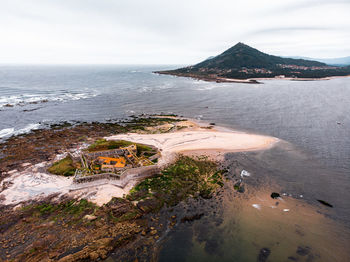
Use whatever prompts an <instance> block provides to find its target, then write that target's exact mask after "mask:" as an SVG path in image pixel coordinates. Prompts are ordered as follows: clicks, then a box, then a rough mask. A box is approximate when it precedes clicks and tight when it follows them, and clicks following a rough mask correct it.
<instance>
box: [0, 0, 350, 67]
mask: <svg viewBox="0 0 350 262" xmlns="http://www.w3.org/2000/svg"><path fill="white" fill-rule="evenodd" d="M237 42H244V43H246V44H248V45H250V46H253V47H255V48H257V49H260V50H261V51H264V52H266V53H270V54H275V55H282V56H308V57H317V58H330V57H342V56H350V0H208V1H206V0H176V1H175V0H173V1H170V0H169V1H168V0H0V63H50V64H51V63H52V64H56V63H75V64H81V63H82V64H85V63H88V64H104V63H106V64H111V63H112V64H193V63H197V62H199V61H201V60H203V59H205V58H207V57H209V56H212V55H217V54H219V53H221V52H223V51H224V50H225V49H227V48H229V47H231V46H232V45H234V44H236V43H237Z"/></svg>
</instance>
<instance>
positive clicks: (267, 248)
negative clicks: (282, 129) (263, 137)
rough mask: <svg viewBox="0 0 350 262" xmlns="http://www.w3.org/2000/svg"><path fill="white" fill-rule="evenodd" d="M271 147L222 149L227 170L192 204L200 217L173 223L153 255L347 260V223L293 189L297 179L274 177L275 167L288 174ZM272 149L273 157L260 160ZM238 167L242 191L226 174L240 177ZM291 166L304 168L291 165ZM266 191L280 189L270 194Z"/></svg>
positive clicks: (206, 258) (201, 258)
mask: <svg viewBox="0 0 350 262" xmlns="http://www.w3.org/2000/svg"><path fill="white" fill-rule="evenodd" d="M285 147H286V145H283V148H284V149H285ZM278 149H281V145H279V146H277V150H278ZM274 151H276V148H275V149H272V150H267V151H261V152H259V153H251V152H250V153H237V154H230V155H228V156H227V157H226V164H227V165H228V166H229V167H230V174H231V175H230V178H229V179H228V180H227V182H226V183H225V186H224V188H223V190H222V191H221V192H220V193H219V195H218V196H216V197H215V198H214V199H212V200H211V202H212V204H209V203H208V204H206V205H198V207H194V208H193V209H194V211H193V212H198V213H202V212H203V213H204V214H205V215H204V217H203V218H202V219H200V220H198V221H194V222H191V223H179V224H178V226H177V227H176V228H175V229H174V231H172V232H170V233H169V235H168V236H167V237H166V238H165V240H164V242H163V243H162V244H161V248H160V253H159V261H238V262H241V261H349V259H350V251H349V250H348V244H349V235H350V230H349V228H348V227H346V226H344V224H343V223H342V222H340V221H337V222H335V221H334V220H333V219H331V218H330V217H332V216H333V212H334V210H332V209H331V208H328V207H325V206H322V205H321V204H319V203H317V201H316V199H313V198H312V197H311V196H312V195H311V194H307V195H306V196H304V195H300V194H297V190H295V185H294V184H297V185H296V188H298V181H294V179H291V180H290V181H293V182H290V183H289V184H287V186H283V187H281V186H280V185H279V183H277V184H276V183H275V182H276V179H275V176H276V175H277V173H278V174H279V176H280V177H282V179H283V177H284V176H291V175H292V174H291V172H285V171H283V163H280V162H279V161H278V160H279V159H280V158H282V154H281V153H279V154H278V155H277V154H276V152H274ZM287 152H288V151H287ZM264 155H267V156H264ZM272 155H273V156H274V158H276V160H275V161H273V162H268V161H266V159H269V158H270V157H271V156H272ZM285 157H287V156H285ZM288 157H291V156H290V155H289V156H288ZM290 161H292V162H294V163H297V162H298V161H300V157H298V158H295V157H294V158H293V157H291V158H290ZM242 171H247V172H249V174H250V176H243V185H244V189H245V191H244V193H239V192H237V191H236V190H235V189H234V183H235V182H233V181H234V180H233V179H232V178H231V177H232V174H234V177H235V178H236V179H238V178H241V177H242V176H241V174H242ZM294 172H304V171H303V170H302V169H299V168H298V167H296V168H295V169H294ZM272 192H281V194H282V192H284V194H283V195H282V196H281V198H278V199H272V198H271V196H270V195H271V193H272ZM291 192H293V193H292V194H290V193H291ZM203 206H204V207H203ZM178 216H181V214H180V215H178ZM264 259H265V260H264Z"/></svg>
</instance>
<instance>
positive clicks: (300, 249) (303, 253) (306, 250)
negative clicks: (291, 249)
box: [297, 246, 310, 256]
mask: <svg viewBox="0 0 350 262" xmlns="http://www.w3.org/2000/svg"><path fill="white" fill-rule="evenodd" d="M309 253H310V247H307V246H305V247H301V246H299V247H298V248H297V254H298V255H300V256H306V255H308V254H309Z"/></svg>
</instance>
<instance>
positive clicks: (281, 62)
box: [155, 43, 350, 83]
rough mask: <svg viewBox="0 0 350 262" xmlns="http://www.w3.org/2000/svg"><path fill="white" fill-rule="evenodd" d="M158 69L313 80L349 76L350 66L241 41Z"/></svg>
mask: <svg viewBox="0 0 350 262" xmlns="http://www.w3.org/2000/svg"><path fill="white" fill-rule="evenodd" d="M155 73H158V74H166V75H174V76H184V77H192V78H195V79H200V80H206V81H216V82H240V83H258V80H259V79H264V78H269V79H270V78H279V79H292V80H312V79H325V78H328V77H335V76H348V75H350V66H344V67H340V66H333V65H327V64H325V63H321V62H317V61H311V60H305V59H293V58H283V57H279V56H274V55H269V54H265V53H263V52H260V51H259V50H257V49H255V48H252V47H250V46H248V45H245V44H243V43H238V44H236V45H235V46H233V47H231V48H229V49H227V50H226V51H225V52H223V53H221V54H220V55H217V56H215V57H210V58H208V59H206V60H204V61H203V62H201V63H198V64H195V65H192V66H188V67H184V68H179V69H175V70H166V71H156V72H155Z"/></svg>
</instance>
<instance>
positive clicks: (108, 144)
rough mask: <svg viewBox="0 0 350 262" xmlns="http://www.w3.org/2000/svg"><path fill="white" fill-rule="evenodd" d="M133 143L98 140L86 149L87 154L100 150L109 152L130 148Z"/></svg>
mask: <svg viewBox="0 0 350 262" xmlns="http://www.w3.org/2000/svg"><path fill="white" fill-rule="evenodd" d="M132 144H133V143H131V142H129V141H124V140H119V141H114V140H110V141H109V140H106V139H99V140H97V141H96V142H95V143H93V144H92V145H90V146H89V147H88V151H89V152H94V151H102V150H109V149H116V148H120V147H126V146H130V145H132Z"/></svg>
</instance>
